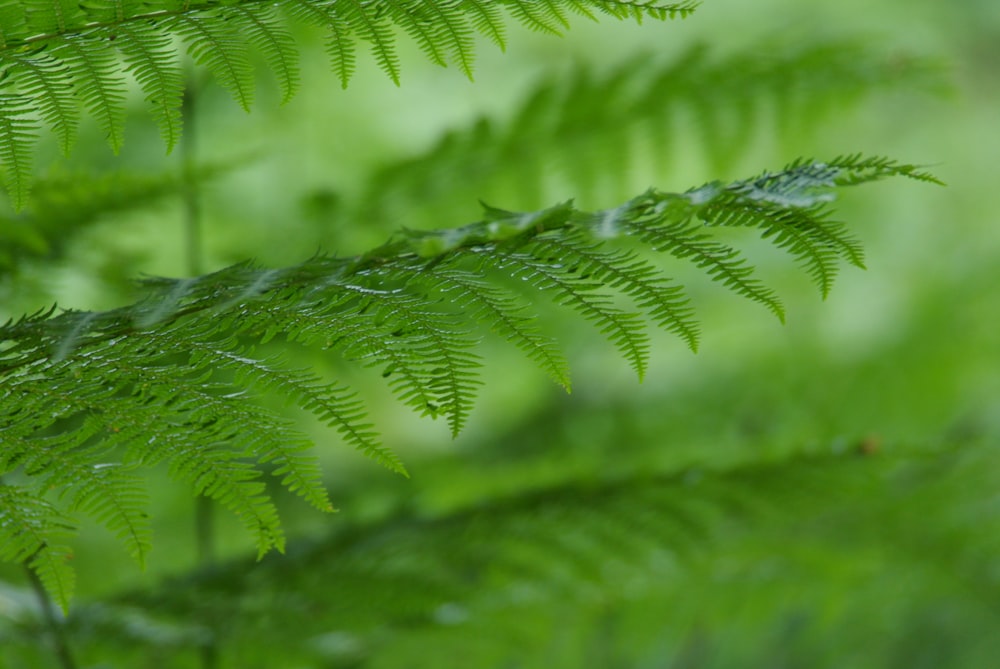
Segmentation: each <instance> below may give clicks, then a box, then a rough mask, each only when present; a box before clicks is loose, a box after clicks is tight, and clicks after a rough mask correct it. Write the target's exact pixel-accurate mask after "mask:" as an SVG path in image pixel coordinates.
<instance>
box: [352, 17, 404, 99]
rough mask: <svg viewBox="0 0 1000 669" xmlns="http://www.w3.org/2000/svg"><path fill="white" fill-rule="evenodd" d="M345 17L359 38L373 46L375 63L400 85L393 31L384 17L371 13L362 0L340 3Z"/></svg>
mask: <svg viewBox="0 0 1000 669" xmlns="http://www.w3.org/2000/svg"><path fill="white" fill-rule="evenodd" d="M338 7H339V8H340V9H341V10H342V11H343V13H344V17H345V18H346V19H347V21H349V22H350V25H351V27H352V29H353V30H354V31H355V32H356V33H357V34H358V36H359V37H360V38H361V39H363V40H365V41H367V42H368V43H369V44H371V48H372V51H373V53H374V55H375V62H377V63H378V65H379V67H380V68H381V69H382V71H383V72H385V73H386V74H388V75H389V78H390V79H392V82H393V83H394V84H396V85H397V86H398V85H399V72H400V71H399V67H400V65H399V56H398V55H397V54H396V48H395V46H394V42H395V39H394V37H393V34H392V29H391V27H390V26H389V23H388V22H387V21H386V20H385V18H384V17H382V16H379V15H377V14H376V13H375V12H371V11H370V10H369V8H368V7H366V6H365V5H364V4H363V3H362V2H361V1H360V0H343V2H340V3H338Z"/></svg>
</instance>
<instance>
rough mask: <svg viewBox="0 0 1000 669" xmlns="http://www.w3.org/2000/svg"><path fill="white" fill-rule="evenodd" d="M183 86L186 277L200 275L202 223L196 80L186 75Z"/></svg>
mask: <svg viewBox="0 0 1000 669" xmlns="http://www.w3.org/2000/svg"><path fill="white" fill-rule="evenodd" d="M187 79H188V81H187V83H186V85H185V86H184V100H183V103H182V106H181V114H182V116H181V117H182V119H183V122H184V126H185V129H186V130H187V132H185V133H184V138H183V140H182V141H181V163H182V167H181V169H182V170H183V180H184V190H183V193H184V195H183V197H184V246H185V250H184V258H185V262H186V264H187V273H188V275H189V276H199V275H200V274H202V264H203V263H202V221H201V202H200V201H199V198H198V182H197V176H196V170H195V164H196V149H197V145H196V141H197V140H196V138H197V132H196V129H197V128H196V126H195V101H196V99H197V96H198V80H197V75H196V74H195V73H194V72H191V73H189V75H188V77H187Z"/></svg>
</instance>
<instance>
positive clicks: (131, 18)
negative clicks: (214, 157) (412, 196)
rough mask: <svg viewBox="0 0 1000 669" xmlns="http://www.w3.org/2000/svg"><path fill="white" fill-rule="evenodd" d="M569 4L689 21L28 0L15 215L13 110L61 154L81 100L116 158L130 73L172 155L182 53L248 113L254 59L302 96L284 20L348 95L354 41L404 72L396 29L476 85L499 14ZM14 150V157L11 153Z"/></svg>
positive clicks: (22, 154)
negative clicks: (321, 43)
mask: <svg viewBox="0 0 1000 669" xmlns="http://www.w3.org/2000/svg"><path fill="white" fill-rule="evenodd" d="M567 7H569V8H571V9H573V10H574V11H577V12H578V13H579V12H581V11H582V13H584V14H585V15H589V14H590V12H589V11H586V10H588V8H591V7H592V8H596V9H599V10H600V11H602V12H604V13H606V14H608V15H609V16H612V17H616V18H620V19H623V18H635V19H639V18H642V17H652V18H659V19H666V18H670V17H672V16H675V15H685V14H687V13H688V12H690V11H691V9H692V8H693V5H692V4H690V3H677V4H662V3H634V2H626V1H625V0H586V1H584V0H572V1H569V0H545V2H542V3H537V2H533V1H529V0H512V1H511V0H455V1H452V2H437V1H434V2H432V1H430V0H384V1H380V2H367V1H362V0H336V1H334V0H279V2H276V3H273V4H267V3H264V2H261V0H234V1H233V2H227V3H223V4H219V3H217V2H215V1H214V0H195V1H192V2H183V3H178V2H176V1H175V0H145V1H143V2H139V1H138V0H120V1H115V0H92V1H88V2H83V3H79V2H73V1H71V0H25V2H24V3H23V5H10V6H7V5H5V6H4V8H3V10H2V18H3V24H2V27H0V76H3V77H5V78H9V81H7V82H6V84H7V85H8V86H11V88H12V93H11V95H14V97H13V98H11V101H15V100H23V101H24V104H21V103H20V102H18V104H17V105H15V106H14V107H12V108H11V109H8V110H5V112H4V114H3V115H2V116H0V161H2V166H3V167H4V169H5V171H6V172H7V177H6V183H7V185H8V188H9V190H10V191H11V192H12V193H13V194H14V195H15V200H16V201H17V202H18V204H19V206H20V205H21V204H23V203H24V198H25V196H26V193H27V183H28V182H29V180H30V179H29V177H30V169H29V168H28V162H29V159H30V155H31V154H30V151H29V149H28V144H27V142H26V141H25V139H19V140H16V141H15V140H13V139H10V137H13V136H14V135H23V136H24V137H25V138H26V137H28V136H33V135H34V126H26V125H24V123H23V122H22V123H21V125H22V128H21V129H20V130H18V131H17V132H15V131H14V130H13V129H12V128H10V127H4V126H5V125H9V123H10V121H9V119H11V118H16V117H18V116H20V115H21V112H17V111H16V110H18V109H21V110H23V109H25V108H28V109H37V110H38V111H39V112H40V114H41V116H42V118H43V119H44V120H45V122H46V123H47V124H49V125H50V126H51V127H52V129H53V131H54V132H55V133H56V135H57V137H58V139H59V143H60V147H61V148H62V149H63V150H64V152H68V151H69V150H70V148H71V146H72V144H73V139H74V136H75V132H76V126H77V122H78V120H79V114H78V112H77V111H76V109H74V102H75V101H79V102H82V103H83V106H84V108H85V109H86V111H87V112H88V113H89V114H90V115H92V116H94V117H95V118H96V119H97V121H98V123H99V125H100V127H101V129H102V130H103V131H104V133H105V134H106V135H107V139H108V143H109V144H110V146H111V148H112V149H113V150H114V151H115V152H117V151H118V149H119V147H120V146H121V144H122V141H123V117H124V91H125V82H126V79H125V75H126V74H132V75H134V77H135V79H136V80H137V81H138V82H139V85H140V86H141V88H142V89H143V91H144V92H145V94H146V99H147V100H148V101H149V102H150V103H151V113H152V115H153V117H154V119H155V120H156V122H157V124H158V125H159V126H160V132H161V135H162V136H163V139H164V141H165V143H166V145H167V148H168V150H169V149H170V148H172V147H173V146H174V145H175V144H176V142H177V140H178V137H179V133H180V125H181V124H180V121H181V119H180V105H181V97H182V91H183V87H182V77H181V74H180V72H179V69H178V65H177V60H178V58H177V56H178V48H179V45H180V44H184V45H186V47H187V52H188V53H189V54H190V55H191V57H192V58H193V59H194V61H195V63H196V64H198V65H200V66H203V67H205V68H206V69H207V70H208V71H209V72H211V73H212V75H213V76H214V77H215V78H216V80H217V81H218V82H219V83H220V84H221V85H222V86H223V87H224V88H226V89H227V90H228V91H229V92H230V93H231V94H232V95H233V97H234V98H235V99H236V101H237V102H238V103H239V104H240V106H241V107H243V108H244V109H249V108H250V106H251V105H252V103H253V100H254V95H255V78H254V77H255V73H254V66H253V62H252V60H251V52H252V51H255V52H259V53H260V54H261V55H262V56H263V59H264V61H265V62H266V64H267V66H268V67H269V68H270V69H271V70H272V71H273V72H274V74H275V76H276V77H277V80H278V85H279V87H280V89H281V92H282V98H283V100H288V99H289V98H290V97H291V96H292V95H293V94H294V93H295V91H296V89H297V87H298V81H299V72H298V54H299V49H300V48H301V47H300V46H299V45H298V44H297V43H296V42H295V39H294V38H293V33H292V32H290V31H289V30H288V29H287V28H286V27H285V26H284V25H283V22H284V20H285V17H291V18H292V19H293V20H294V21H297V22H301V23H305V24H309V25H316V26H319V27H321V28H323V29H325V30H326V31H327V33H328V42H327V51H328V52H329V54H330V56H331V60H332V67H333V69H334V71H335V73H336V75H337V77H338V79H339V80H340V83H341V85H343V86H346V85H347V82H348V81H349V79H350V77H351V75H352V73H353V72H354V70H355V67H356V62H355V57H356V54H355V52H356V42H357V41H362V42H367V44H368V46H369V48H370V50H371V52H372V54H373V55H374V58H375V61H376V62H377V63H378V65H379V67H380V68H381V69H382V70H383V71H385V72H386V74H388V75H389V77H390V78H391V79H392V80H393V82H395V83H397V84H398V83H399V81H400V74H401V63H400V59H399V56H398V54H397V49H396V39H397V35H396V32H395V30H396V29H397V28H401V29H402V30H403V31H405V32H406V33H408V34H409V35H410V36H411V37H412V38H413V39H414V40H415V41H416V43H417V45H418V46H419V47H420V49H421V50H422V51H423V52H424V53H425V54H426V55H427V57H428V58H429V59H430V60H431V61H432V62H434V63H437V64H439V65H447V64H449V63H455V64H457V65H458V67H459V68H460V69H461V70H462V72H463V73H465V74H466V75H468V76H471V74H472V66H473V52H474V48H473V47H474V39H473V36H474V34H475V32H476V31H478V32H480V33H483V34H484V35H486V36H487V37H488V38H489V39H490V40H491V41H493V42H494V43H496V44H498V45H499V46H501V48H502V47H503V45H504V34H503V28H502V23H501V19H500V17H501V16H502V15H503V14H504V13H505V12H506V13H507V14H509V15H511V16H512V17H514V19H515V20H520V21H521V22H524V23H526V24H528V25H529V26H532V27H535V28H541V29H546V30H548V31H550V32H561V31H562V30H563V29H565V28H566V27H568V22H567V19H566V16H565V8H567ZM122 65H124V69H123V67H122ZM29 127H30V130H31V131H30V132H27V129H28V128H29ZM14 144H16V145H17V147H18V148H17V151H14V150H13V148H11V146H13V145H14Z"/></svg>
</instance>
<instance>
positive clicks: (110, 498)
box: [0, 157, 933, 578]
mask: <svg viewBox="0 0 1000 669" xmlns="http://www.w3.org/2000/svg"><path fill="white" fill-rule="evenodd" d="M891 175H901V176H908V177H912V178H916V179H923V180H933V177H930V176H929V175H926V174H923V173H922V172H920V171H918V170H917V169H916V168H914V167H912V166H909V165H899V164H897V163H895V162H893V161H889V160H885V159H865V158H860V157H847V158H840V159H837V160H836V161H832V162H830V163H825V164H824V163H817V162H814V161H801V162H798V163H796V164H793V165H791V166H789V167H787V168H785V169H784V170H781V171H780V172H776V173H766V174H764V175H761V176H758V177H755V178H753V179H747V180H741V181H737V182H734V183H732V184H728V185H725V184H721V183H711V184H707V185H705V186H702V187H700V188H696V189H692V190H689V191H687V192H684V193H669V192H660V191H655V190H650V191H647V192H646V193H643V194H642V195H639V196H638V197H635V198H633V199H631V200H629V201H628V202H625V203H624V204H622V205H620V206H618V207H616V208H614V209H611V210H605V211H597V212H587V211H581V210H579V209H577V208H575V207H574V206H573V205H572V204H570V203H563V204H559V205H556V206H553V207H550V208H547V209H543V210H540V211H535V212H526V213H519V212H511V211H504V210H501V209H496V208H493V207H487V208H486V211H485V215H484V218H483V220H481V221H477V222H475V223H472V224H469V225H466V226H462V227H458V228H451V229H445V230H438V231H426V232H421V231H415V230H404V231H402V232H401V233H400V234H398V235H397V236H396V237H395V238H393V239H392V240H390V241H389V242H387V243H386V244H384V245H382V246H380V247H377V248H375V249H373V250H372V251H370V252H368V253H365V254H362V255H359V256H353V257H343V258H329V257H323V256H317V257H314V258H312V259H309V260H307V261H305V262H303V263H301V264H299V265H296V266H293V267H287V268H283V269H261V268H257V267H254V266H252V265H250V264H241V265H235V266H232V267H229V268H226V269H223V270H220V271H218V272H214V273H212V274H207V275H204V276H198V277H191V278H186V279H150V280H148V281H146V282H145V289H146V294H147V297H146V298H145V299H143V300H141V301H140V302H137V303H135V304H132V305H128V306H125V307H121V308H118V309H115V310H111V311H104V312H79V311H67V312H63V313H60V314H55V313H54V312H53V311H49V312H42V313H38V314H34V315H32V316H28V317H25V318H22V319H21V320H19V321H17V322H11V323H8V324H7V325H5V326H3V327H0V381H2V383H0V433H2V435H3V436H2V438H3V439H4V444H5V449H4V452H3V458H2V459H0V475H6V474H7V473H12V472H16V471H19V472H21V473H24V474H27V475H29V479H30V481H31V483H32V484H33V485H32V486H31V487H26V488H25V490H26V491H33V492H34V494H36V495H38V503H39V504H41V503H42V502H43V501H44V499H45V498H44V496H45V494H46V491H47V490H48V489H49V487H50V486H54V487H55V488H56V489H57V490H59V491H60V494H61V497H60V499H61V500H62V502H63V504H64V506H65V508H66V509H67V510H68V511H79V512H83V513H88V514H92V515H95V516H96V517H97V518H98V520H100V521H102V522H104V523H105V524H107V525H108V526H109V527H110V528H111V529H112V530H113V531H114V532H115V533H117V534H118V535H119V536H120V537H121V539H122V540H123V541H124V542H125V543H126V545H127V546H128V547H129V550H130V551H131V552H132V553H133V554H135V555H136V556H137V557H140V558H141V556H142V554H143V553H144V551H145V546H146V543H147V539H146V538H145V537H146V531H147V530H146V529H145V528H146V525H145V522H146V521H145V520H144V519H145V516H144V515H142V514H143V513H144V512H143V511H141V505H142V500H141V496H140V495H138V494H137V488H136V487H135V479H134V478H133V472H136V471H137V470H138V468H141V467H147V466H151V465H155V464H157V463H166V464H167V465H168V466H169V469H170V472H171V473H172V475H173V476H174V477H176V478H178V479H180V480H182V481H184V482H186V483H187V484H188V485H190V486H191V488H192V489H193V490H195V492H198V493H202V494H205V495H207V496H209V497H212V498H214V499H217V500H218V501H219V502H220V503H221V504H222V505H224V506H226V507H227V508H229V509H230V510H231V511H232V512H233V513H235V514H236V515H237V516H238V517H239V518H240V520H241V521H242V522H243V523H244V525H245V526H246V527H247V528H248V530H249V531H250V532H251V533H252V534H254V535H255V536H256V537H257V542H258V550H259V552H260V553H261V554H263V553H264V552H266V551H268V550H269V549H271V548H278V549H281V548H282V547H283V545H284V537H283V535H282V532H281V526H280V523H279V520H278V516H277V512H276V510H275V508H274V505H273V502H272V500H271V498H270V496H269V495H268V493H267V490H266V488H265V484H264V482H263V480H262V479H261V476H262V474H263V473H264V469H263V468H262V465H264V464H266V463H271V464H272V465H273V467H274V468H275V471H273V472H272V475H274V476H276V477H278V478H279V479H280V480H281V481H282V482H283V483H284V484H285V485H286V486H287V487H289V488H290V489H291V490H293V491H294V492H296V493H297V494H299V495H300V496H302V497H303V498H304V499H306V500H307V501H309V502H310V503H311V504H313V505H314V506H316V507H318V508H320V509H324V510H329V509H330V508H331V507H330V503H329V500H328V499H327V496H326V493H325V491H324V490H323V488H322V485H321V483H320V477H319V473H318V469H317V466H316V461H315V456H314V455H313V454H312V453H311V452H309V448H310V445H309V442H308V440H307V439H306V438H305V437H304V436H303V435H301V434H300V433H299V432H298V431H296V430H295V429H294V428H293V427H292V426H291V425H290V424H289V423H288V421H287V420H285V419H282V418H280V417H278V416H277V415H276V414H274V413H273V412H271V411H268V410H266V409H264V408H263V407H262V406H260V405H259V404H258V403H255V402H254V401H253V399H254V397H255V396H260V395H261V394H262V393H268V392H269V393H274V394H278V395H281V396H283V397H285V398H286V400H287V401H292V402H295V403H296V404H298V405H299V406H300V407H301V408H303V409H305V410H306V411H308V412H311V413H313V414H314V415H315V416H316V417H317V418H319V419H320V420H321V421H322V422H323V423H325V424H328V425H332V426H334V427H336V429H337V430H338V431H339V432H340V433H341V435H342V436H343V437H344V440H345V441H346V442H347V443H349V444H352V445H353V446H355V447H356V448H358V449H359V450H361V451H363V452H364V453H366V454H368V455H370V456H371V457H373V458H375V459H376V460H378V461H380V462H382V464H384V465H386V466H387V467H389V468H390V469H393V470H396V471H399V472H401V473H405V470H404V469H403V467H402V465H401V464H400V462H399V460H398V459H397V458H396V457H395V456H393V455H392V454H391V453H389V452H388V451H387V450H385V449H384V448H383V447H382V446H381V445H380V444H379V443H378V441H377V438H376V436H375V434H374V432H373V430H372V428H371V425H370V424H369V423H368V422H367V419H366V418H365V416H364V413H363V411H362V409H361V407H360V405H359V403H358V401H357V399H356V398H355V396H354V394H353V391H352V390H350V389H349V388H347V387H346V386H345V385H344V384H342V383H329V382H324V381H320V380H319V379H318V378H316V377H315V376H314V375H313V374H311V373H309V372H305V371H302V370H296V369H290V368H288V367H287V366H286V365H283V364H282V363H281V362H280V360H278V359H274V358H273V357H272V356H261V355H260V354H255V352H254V351H255V346H257V345H262V344H264V343H266V342H272V343H271V345H272V346H273V345H274V344H275V343H276V342H282V341H284V342H286V343H287V342H296V343H299V344H302V345H306V346H311V347H317V348H323V349H327V350H330V351H332V352H335V353H338V354H339V355H341V356H342V357H344V358H346V359H348V360H354V361H358V362H360V363H361V364H363V365H367V366H374V367H376V368H377V369H378V370H379V371H380V372H381V373H382V376H383V377H384V378H386V379H387V382H388V385H389V387H390V388H391V389H392V390H393V391H394V392H395V393H396V395H397V396H398V398H399V399H400V400H401V401H402V402H403V403H404V404H406V405H407V406H410V407H411V408H413V409H414V410H416V411H417V412H419V413H420V414H422V415H430V416H442V417H444V418H445V419H446V420H447V422H448V424H449V427H450V429H451V431H452V433H457V432H458V431H459V430H461V429H462V427H463V426H464V424H465V423H466V420H467V418H468V415H469V412H470V409H471V406H472V402H473V399H474V397H475V391H476V388H477V386H478V384H479V378H478V374H477V371H478V368H479V366H480V364H481V361H480V359H479V356H478V355H477V353H476V352H475V346H476V344H477V339H476V338H475V336H474V334H473V332H474V330H475V327H476V326H479V325H485V326H486V327H487V328H489V329H491V330H492V331H494V332H495V333H496V334H498V335H500V336H501V337H503V338H504V339H506V340H509V341H510V342H511V343H513V344H514V345H515V346H516V347H518V348H519V349H521V350H522V351H524V352H525V353H526V354H527V355H528V357H529V358H531V359H532V360H535V361H536V362H537V363H538V364H539V365H540V366H542V367H543V368H544V369H545V370H546V371H547V372H548V373H549V374H550V375H552V376H553V378H555V379H556V380H557V381H559V382H561V383H564V385H565V384H566V383H567V372H566V369H565V363H564V362H563V360H562V358H561V356H560V354H559V353H558V351H557V349H555V348H554V346H553V345H552V343H551V342H549V341H548V340H547V339H546V338H545V337H544V335H543V334H542V333H540V332H539V331H538V330H537V329H536V328H535V327H534V326H533V325H532V324H531V322H530V321H529V319H528V318H527V317H526V315H525V307H524V306H523V305H524V301H523V300H522V298H521V295H522V294H527V295H528V296H530V302H532V303H534V302H535V301H536V300H537V299H539V298H540V297H547V298H549V299H552V300H554V301H555V302H556V303H558V304H561V305H564V306H566V307H567V308H569V309H571V310H573V311H575V312H576V313H577V315H578V316H579V317H581V318H582V319H583V320H584V321H587V322H589V323H590V324H592V325H593V326H595V327H596V328H597V329H598V331H599V332H601V333H602V334H603V335H604V337H605V338H606V339H607V340H608V341H609V342H611V343H612V344H613V345H614V346H615V347H616V348H617V349H618V350H619V351H620V352H621V353H622V355H623V356H624V357H625V358H626V360H627V361H628V362H629V364H630V365H631V367H632V368H633V369H634V370H635V371H636V373H637V374H638V375H639V376H640V378H641V377H642V375H643V374H644V373H645V370H646V366H647V361H648V356H649V353H650V345H649V340H648V336H647V334H646V331H645V328H646V322H647V321H651V322H652V323H654V324H655V325H657V326H659V327H663V328H665V329H666V330H668V331H672V332H674V333H676V334H678V335H679V336H680V337H681V338H683V339H684V340H685V341H686V342H687V343H688V345H689V346H692V347H693V343H694V342H696V334H697V330H696V326H695V325H694V322H693V320H692V309H691V306H690V301H689V298H688V297H687V296H686V295H685V293H684V292H683V291H682V289H681V288H680V287H679V286H674V285H672V284H670V283H669V282H668V280H667V279H666V276H665V275H664V273H663V271H662V270H661V269H660V268H659V266H658V265H654V264H653V261H652V259H651V258H652V255H651V254H655V253H657V252H659V253H665V254H666V256H667V259H668V260H669V259H670V258H671V257H673V258H677V259H682V260H683V259H690V260H692V261H694V263H695V264H696V265H697V266H698V267H700V268H702V269H704V270H705V271H706V273H707V274H708V276H709V278H710V279H713V280H714V281H716V282H718V283H720V284H722V285H724V286H726V287H728V288H730V289H731V290H733V291H734V292H736V293H737V294H740V295H743V296H745V297H748V298H750V299H752V300H755V301H758V302H761V303H762V304H764V305H765V306H767V307H768V308H769V309H771V310H772V311H774V312H775V313H776V314H778V315H779V316H780V315H781V314H782V313H783V312H782V311H781V308H780V305H779V303H778V302H777V299H776V297H774V294H773V292H772V291H770V289H768V288H766V287H765V286H763V285H762V284H760V283H759V282H758V281H756V280H755V279H753V278H752V276H751V273H752V267H751V266H750V265H749V264H747V263H746V262H745V261H743V260H741V259H740V257H739V254H738V252H737V251H736V250H735V249H734V248H732V247H730V246H725V245H722V244H721V243H720V242H717V241H715V240H713V239H712V238H711V234H712V231H713V230H715V229H718V228H720V227H723V226H730V227H731V226H737V227H745V226H746V225H748V224H753V226H754V227H757V228H760V229H762V230H763V232H764V236H765V238H769V239H771V241H773V242H774V243H775V244H776V245H777V246H778V247H779V248H783V249H785V250H787V251H789V252H790V253H791V254H792V255H793V256H798V257H800V258H801V257H806V258H807V259H811V258H813V257H814V255H815V256H818V257H820V258H821V260H822V262H824V263H827V262H833V261H834V260H836V259H838V258H839V259H842V260H848V261H850V260H851V259H852V256H851V254H850V253H847V252H846V251H845V250H844V249H843V248H839V247H837V248H835V249H834V251H835V252H833V255H823V254H828V253H829V252H828V251H827V250H826V248H825V247H824V246H823V245H824V244H828V240H829V235H830V230H831V229H833V228H831V227H830V225H829V223H828V221H827V219H826V217H827V215H828V214H827V208H828V203H829V200H830V197H831V195H832V192H833V189H835V188H836V187H838V186H840V185H855V184H859V183H864V182H866V181H872V180H876V179H879V178H882V177H886V176H891ZM747 211H751V212H752V216H751V217H750V218H748V217H747V216H748V215H747V214H746V213H745V212H747ZM695 220H701V221H703V222H704V224H697V223H693V221H695ZM769 226H794V229H795V232H796V236H795V237H794V243H792V242H789V241H788V239H789V238H787V237H784V236H782V235H781V234H773V233H771V231H772V228H771V227H769ZM816 228H819V229H820V230H819V232H815V231H814V229H816ZM769 233H770V236H768V235H769ZM628 243H634V244H637V245H638V247H639V248H636V249H634V250H623V249H621V248H615V245H620V244H628ZM817 249H818V250H817ZM807 270H808V271H810V272H812V271H813V269H812V266H807ZM622 301H627V302H631V304H632V307H633V308H632V309H626V308H622V306H620V304H621V302H622ZM195 434H196V435H197V439H192V438H191V436H192V435H195ZM98 465H99V466H100V467H101V470H100V471H101V472H102V473H101V474H100V475H95V476H81V475H80V474H79V473H80V472H83V471H88V472H89V471H91V470H92V469H93V468H94V467H95V466H98ZM46 503H47V502H46ZM39 545H41V544H39ZM52 569H55V568H54V567H52ZM53 574H56V572H53ZM54 577H55V576H53V578H54Z"/></svg>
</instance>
